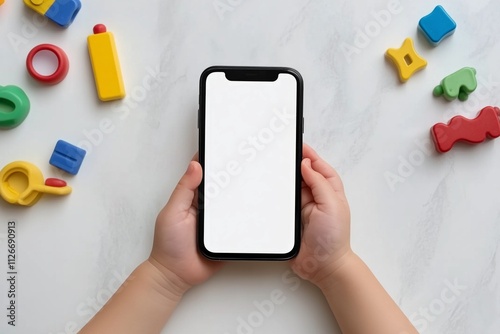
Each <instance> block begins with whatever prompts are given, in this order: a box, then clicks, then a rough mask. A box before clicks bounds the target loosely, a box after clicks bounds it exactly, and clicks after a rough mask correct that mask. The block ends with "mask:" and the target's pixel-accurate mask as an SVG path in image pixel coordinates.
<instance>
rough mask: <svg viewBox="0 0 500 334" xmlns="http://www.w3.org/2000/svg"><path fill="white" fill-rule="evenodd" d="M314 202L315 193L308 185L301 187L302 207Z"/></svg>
mask: <svg viewBox="0 0 500 334" xmlns="http://www.w3.org/2000/svg"><path fill="white" fill-rule="evenodd" d="M311 202H314V198H313V195H312V193H311V189H309V187H308V186H305V187H303V188H302V189H301V206H300V208H301V209H304V207H305V206H306V205H307V204H309V203H311Z"/></svg>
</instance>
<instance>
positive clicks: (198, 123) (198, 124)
mask: <svg viewBox="0 0 500 334" xmlns="http://www.w3.org/2000/svg"><path fill="white" fill-rule="evenodd" d="M196 127H197V128H198V129H199V128H200V109H198V122H197V124H196Z"/></svg>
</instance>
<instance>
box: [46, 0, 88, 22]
mask: <svg viewBox="0 0 500 334" xmlns="http://www.w3.org/2000/svg"><path fill="white" fill-rule="evenodd" d="M81 8H82V3H81V2H80V0H56V1H55V2H54V4H53V5H52V6H50V8H49V9H48V10H47V12H46V13H45V16H46V17H48V18H49V19H51V20H52V21H54V22H55V23H57V24H58V25H60V26H61V27H64V28H67V27H69V25H70V24H71V23H73V21H74V19H75V17H76V15H77V14H78V12H79V11H80V9H81Z"/></svg>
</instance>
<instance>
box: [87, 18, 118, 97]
mask: <svg viewBox="0 0 500 334" xmlns="http://www.w3.org/2000/svg"><path fill="white" fill-rule="evenodd" d="M87 42H88V47H89V54H90V60H91V62H92V69H93V71H94V78H95V83H96V88H97V94H98V95H99V99H100V100H102V101H112V100H119V99H123V98H124V97H125V87H124V85H123V78H122V72H121V68H120V62H119V60H118V54H117V52H116V45H115V39H114V37H113V34H112V33H110V32H106V27H105V26H103V25H97V26H95V27H94V34H93V35H90V36H89V37H88V39H87Z"/></svg>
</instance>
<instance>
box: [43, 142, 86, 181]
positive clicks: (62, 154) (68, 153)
mask: <svg viewBox="0 0 500 334" xmlns="http://www.w3.org/2000/svg"><path fill="white" fill-rule="evenodd" d="M85 154H87V152H85V150H82V149H81V148H79V147H76V146H74V145H71V144H70V143H67V142H65V141H64V140H59V141H58V142H57V144H56V148H54V153H52V156H51V157H50V161H49V163H50V164H51V165H52V166H55V167H57V168H59V169H62V170H63V171H65V172H67V173H69V174H72V175H76V174H78V171H79V170H80V167H81V166H82V162H83V159H84V158H85Z"/></svg>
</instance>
